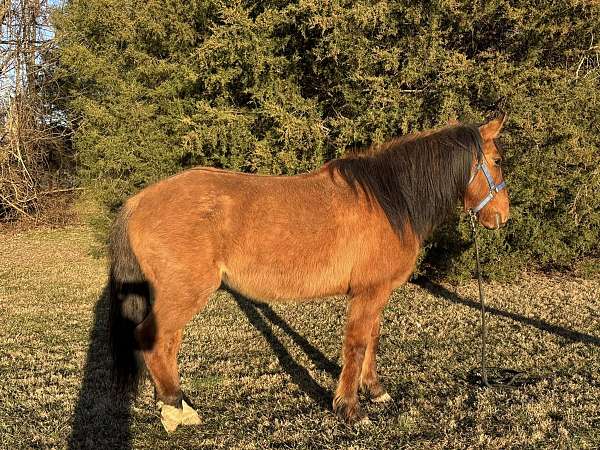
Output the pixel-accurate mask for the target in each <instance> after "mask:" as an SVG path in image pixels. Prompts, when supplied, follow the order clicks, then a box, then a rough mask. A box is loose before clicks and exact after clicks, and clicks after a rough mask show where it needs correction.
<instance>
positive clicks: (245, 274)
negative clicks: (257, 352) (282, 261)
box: [222, 263, 350, 302]
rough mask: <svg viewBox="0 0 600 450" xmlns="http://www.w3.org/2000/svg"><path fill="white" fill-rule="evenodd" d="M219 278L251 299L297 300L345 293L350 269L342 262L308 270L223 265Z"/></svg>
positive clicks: (301, 268)
mask: <svg viewBox="0 0 600 450" xmlns="http://www.w3.org/2000/svg"><path fill="white" fill-rule="evenodd" d="M222 279H223V282H224V283H225V284H226V285H227V286H229V287H230V288H232V289H233V290H235V291H237V292H239V293H240V294H243V295H245V296H247V297H249V298H252V299H255V300H263V301H267V302H276V301H285V300H292V301H294V300H296V301H298V300H304V299H311V298H317V297H326V296H329V295H340V294H346V293H347V292H348V290H349V284H350V270H348V269H347V268H345V267H343V265H340V266H338V267H335V266H333V265H327V266H322V267H320V268H318V269H311V268H306V267H302V264H296V265H294V264H290V265H289V266H286V267H281V266H279V267H278V266H276V265H271V266H263V265H261V264H259V263H258V264H256V265H252V267H239V266H238V267H236V266H232V267H223V268H222Z"/></svg>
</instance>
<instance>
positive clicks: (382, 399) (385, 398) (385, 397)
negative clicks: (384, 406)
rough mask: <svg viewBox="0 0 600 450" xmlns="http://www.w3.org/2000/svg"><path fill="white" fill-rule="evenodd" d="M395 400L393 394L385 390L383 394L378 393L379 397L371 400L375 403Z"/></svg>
mask: <svg viewBox="0 0 600 450" xmlns="http://www.w3.org/2000/svg"><path fill="white" fill-rule="evenodd" d="M392 400H393V398H392V396H391V395H390V394H388V393H387V392H384V393H383V394H381V395H378V396H377V397H373V398H372V399H371V401H372V402H373V403H387V402H391V401H392Z"/></svg>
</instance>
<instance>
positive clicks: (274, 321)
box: [0, 227, 600, 449]
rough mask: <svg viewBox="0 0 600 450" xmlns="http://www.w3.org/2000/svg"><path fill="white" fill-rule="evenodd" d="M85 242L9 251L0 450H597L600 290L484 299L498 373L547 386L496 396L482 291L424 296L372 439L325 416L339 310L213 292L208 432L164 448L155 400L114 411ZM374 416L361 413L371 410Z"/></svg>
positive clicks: (533, 279) (392, 328)
mask: <svg viewBox="0 0 600 450" xmlns="http://www.w3.org/2000/svg"><path fill="white" fill-rule="evenodd" d="M91 246H92V237H91V233H90V232H89V230H87V229H86V228H83V227H77V228H66V229H60V230H53V231H50V230H48V231H43V230H42V231H40V230H37V231H28V232H23V233H20V234H14V233H4V234H0V447H1V448H3V449H19V448H65V447H70V448H93V449H99V448H119V449H126V448H136V449H137V448H148V449H155V448H247V449H252V448H268V447H273V448H355V449H358V448H423V449H432V448H514V447H520V448H599V447H600V317H599V316H600V279H596V280H580V279H573V278H565V277H544V276H541V275H527V276H524V277H523V278H522V279H521V280H520V281H518V282H516V283H514V284H507V285H500V284H489V285H486V292H487V295H488V302H489V304H490V307H491V308H490V309H491V311H490V313H491V314H490V319H489V324H490V343H491V345H490V347H491V348H490V351H491V352H492V355H490V359H491V362H492V363H493V364H494V365H500V366H506V367H511V368H515V369H520V370H524V371H526V372H527V375H528V376H530V377H538V378H539V380H538V381H537V382H536V383H534V384H532V385H528V386H525V387H522V388H519V389H515V390H507V391H491V390H486V389H482V388H480V387H478V386H476V385H474V384H472V383H471V382H470V377H469V374H470V371H471V370H472V369H473V368H475V367H476V366H477V364H478V351H479V347H478V324H479V322H478V320H479V317H478V311H477V304H476V302H475V299H476V284H475V283H470V284H468V285H465V286H461V287H456V288H455V287H450V286H446V285H439V284H435V283H430V282H428V281H425V280H422V281H419V282H418V284H409V285H407V286H405V287H404V288H402V289H400V290H398V291H397V292H396V293H395V294H394V296H393V298H392V299H391V301H390V305H389V307H388V308H387V309H386V311H385V316H384V325H383V326H384V328H383V333H382V342H381V349H380V356H379V359H378V361H379V364H380V375H381V377H382V379H383V381H384V382H385V384H386V385H387V387H388V391H389V393H390V394H391V395H392V396H393V397H394V398H395V401H394V402H393V404H389V405H385V406H380V405H373V404H371V405H367V406H366V408H367V411H368V414H369V417H370V418H371V420H372V424H371V425H362V426H358V427H353V428H351V427H348V426H346V425H344V424H341V423H339V422H338V421H337V420H336V418H335V417H334V415H333V414H332V412H331V407H330V404H331V395H332V391H333V390H334V388H335V380H336V377H337V374H338V373H339V370H340V367H339V365H340V358H339V351H340V343H341V335H342V328H343V321H344V313H345V305H344V302H343V301H342V300H341V299H329V300H327V301H323V302H315V303H310V304H308V305H279V306H270V307H269V306H258V305H254V304H252V303H249V302H247V301H245V300H244V299H240V298H237V299H236V298H234V297H233V296H232V295H231V294H229V293H226V292H219V294H218V295H217V296H216V298H214V300H213V301H211V302H210V303H209V306H208V307H207V308H206V310H205V311H204V312H203V313H202V314H201V315H200V316H198V317H197V318H196V319H195V320H194V321H193V322H192V323H191V324H190V325H189V326H188V328H187V329H186V334H185V338H184V344H183V349H182V352H181V355H180V366H181V372H182V379H183V387H184V390H185V391H186V393H187V395H188V396H189V397H190V399H191V400H192V402H193V403H194V405H195V406H196V408H197V409H198V411H199V413H200V414H201V416H202V419H203V424H202V425H201V426H199V427H193V428H189V427H184V428H180V429H178V430H177V432H175V433H174V434H172V435H169V436H167V434H166V433H165V432H164V431H163V429H162V427H161V424H160V421H159V418H158V411H157V410H156V409H155V407H154V404H153V396H152V388H151V386H150V384H149V383H147V384H146V385H145V387H144V389H143V391H142V393H141V395H140V396H139V398H138V399H137V400H136V401H134V402H132V403H130V402H127V401H126V400H122V401H115V400H114V399H111V398H110V397H109V395H108V393H109V384H108V370H107V353H106V339H105V334H104V333H105V325H106V299H105V298H104V296H103V289H104V282H105V265H106V261H104V260H102V259H95V258H93V257H91V256H89V252H90V248H91ZM365 404H366V403H365Z"/></svg>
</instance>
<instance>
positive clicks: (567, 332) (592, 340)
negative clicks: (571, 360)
mask: <svg viewBox="0 0 600 450" xmlns="http://www.w3.org/2000/svg"><path fill="white" fill-rule="evenodd" d="M413 282H414V284H416V285H417V286H419V287H421V288H423V289H425V290H427V291H429V292H430V293H432V294H433V295H435V296H436V297H441V298H443V299H445V300H447V301H449V302H451V303H456V304H459V305H464V306H468V307H469V308H473V309H479V308H480V305H479V303H478V302H474V301H473V300H469V299H465V298H462V297H461V296H459V295H458V294H456V293H454V292H452V291H449V290H448V289H446V288H445V287H443V286H442V285H440V284H437V283H434V282H433V281H430V280H429V279H427V278H424V277H420V278H417V279H416V280H414V281H413ZM486 311H487V312H488V313H489V314H491V315H493V316H498V317H505V318H507V319H511V320H514V321H515V322H520V323H522V324H525V325H528V326H530V327H534V328H537V329H538V330H542V331H545V332H547V333H551V334H554V335H556V336H560V337H562V338H564V339H566V340H568V341H570V342H582V343H585V344H592V345H596V346H600V338H598V337H596V336H594V335H591V334H587V333H581V332H579V331H574V330H571V329H569V328H565V327H561V326H559V325H554V324H551V323H548V322H545V321H543V320H541V319H535V318H532V317H527V316H522V315H520V314H516V313H512V312H509V311H504V310H502V309H498V308H494V307H492V306H486Z"/></svg>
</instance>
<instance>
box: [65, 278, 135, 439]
mask: <svg viewBox="0 0 600 450" xmlns="http://www.w3.org/2000/svg"><path fill="white" fill-rule="evenodd" d="M108 311H109V301H108V288H105V289H104V290H103V292H102V294H101V295H100V298H99V299H98V301H97V302H96V306H95V308H94V324H93V327H92V330H91V332H90V342H89V346H88V352H87V360H86V363H85V369H84V376H83V381H82V384H81V389H80V391H79V397H78V399H77V405H76V406H75V412H74V414H73V418H72V429H71V435H70V436H69V442H68V448H69V449H85V448H90V449H100V448H115V449H116V448H118V449H129V448H131V435H130V431H129V428H130V422H131V411H130V410H131V399H130V398H129V397H122V398H115V395H114V394H113V392H112V386H111V374H110V361H111V357H110V351H109V344H108V331H107V330H108Z"/></svg>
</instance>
